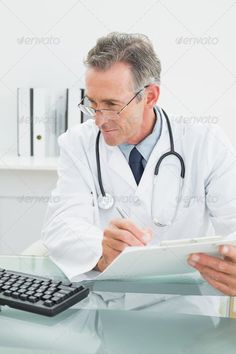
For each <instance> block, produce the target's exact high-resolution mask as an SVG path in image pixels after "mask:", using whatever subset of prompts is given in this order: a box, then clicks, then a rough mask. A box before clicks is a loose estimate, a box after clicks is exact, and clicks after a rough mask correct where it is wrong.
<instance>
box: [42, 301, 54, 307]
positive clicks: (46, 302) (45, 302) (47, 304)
mask: <svg viewBox="0 0 236 354" xmlns="http://www.w3.org/2000/svg"><path fill="white" fill-rule="evenodd" d="M43 304H44V305H45V306H48V307H51V306H53V305H54V302H53V301H51V300H46V301H44V303H43Z"/></svg>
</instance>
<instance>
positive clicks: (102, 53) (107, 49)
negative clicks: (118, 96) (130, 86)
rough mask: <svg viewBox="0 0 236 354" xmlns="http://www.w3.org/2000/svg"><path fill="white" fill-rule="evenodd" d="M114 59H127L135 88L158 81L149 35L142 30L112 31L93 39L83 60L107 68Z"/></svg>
mask: <svg viewBox="0 0 236 354" xmlns="http://www.w3.org/2000/svg"><path fill="white" fill-rule="evenodd" d="M117 62H123V63H127V64H128V65H129V66H130V69H131V73H132V76H133V82H134V88H135V90H136V91H138V90H140V89H142V88H143V87H144V86H146V85H148V84H152V83H155V84H157V85H159V84H160V73H161V62H160V60H159V58H158V56H157V55H156V53H155V51H154V48H153V46H152V43H151V41H150V40H149V38H148V37H147V36H145V35H143V34H139V33H134V34H129V33H119V32H112V33H109V34H108V35H107V36H106V37H101V38H99V39H98V40H97V43H96V45H95V47H93V48H92V49H91V50H90V51H89V52H88V55H87V58H86V59H85V61H84V63H85V65H86V66H88V67H93V68H97V69H98V70H107V69H109V68H110V67H111V66H112V65H113V64H115V63H117Z"/></svg>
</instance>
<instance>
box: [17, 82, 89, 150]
mask: <svg viewBox="0 0 236 354" xmlns="http://www.w3.org/2000/svg"><path fill="white" fill-rule="evenodd" d="M83 97H84V89H80V88H76V87H74V88H64V89H59V88H58V89H49V88H19V89H17V107H18V113H17V117H18V119H17V127H18V137H17V139H18V141H17V145H18V155H19V156H37V157H45V156H57V155H58V154H59V148H58V143H57V139H58V136H59V135H61V134H62V133H64V132H65V131H66V130H67V129H68V128H70V127H72V126H73V125H75V124H80V123H82V122H83V121H86V120H87V119H88V118H90V117H88V116H85V115H83V114H82V112H81V111H80V110H79V108H78V103H79V102H80V101H81V99H82V98H83Z"/></svg>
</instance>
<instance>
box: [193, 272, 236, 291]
mask: <svg viewBox="0 0 236 354" xmlns="http://www.w3.org/2000/svg"><path fill="white" fill-rule="evenodd" d="M196 269H197V270H198V271H199V272H200V273H201V274H202V275H203V276H207V277H209V278H211V279H212V280H215V281H217V282H219V283H222V284H225V285H227V286H229V287H230V288H236V278H235V277H234V276H230V275H228V274H225V273H222V272H218V271H215V270H213V269H211V268H208V267H203V268H201V267H198V268H196Z"/></svg>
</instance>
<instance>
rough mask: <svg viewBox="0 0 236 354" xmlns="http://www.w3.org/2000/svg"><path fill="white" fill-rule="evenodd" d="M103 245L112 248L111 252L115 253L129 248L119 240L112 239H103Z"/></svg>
mask: <svg viewBox="0 0 236 354" xmlns="http://www.w3.org/2000/svg"><path fill="white" fill-rule="evenodd" d="M104 245H106V246H107V247H110V248H112V249H113V250H115V251H117V252H122V251H124V249H125V248H126V247H129V246H128V244H127V243H124V242H122V241H120V240H116V239H113V238H106V239H104Z"/></svg>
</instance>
